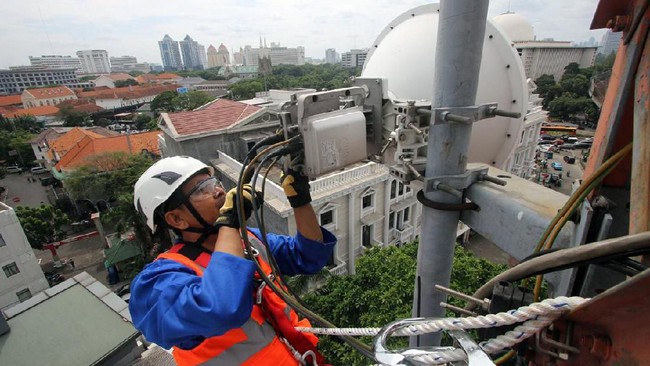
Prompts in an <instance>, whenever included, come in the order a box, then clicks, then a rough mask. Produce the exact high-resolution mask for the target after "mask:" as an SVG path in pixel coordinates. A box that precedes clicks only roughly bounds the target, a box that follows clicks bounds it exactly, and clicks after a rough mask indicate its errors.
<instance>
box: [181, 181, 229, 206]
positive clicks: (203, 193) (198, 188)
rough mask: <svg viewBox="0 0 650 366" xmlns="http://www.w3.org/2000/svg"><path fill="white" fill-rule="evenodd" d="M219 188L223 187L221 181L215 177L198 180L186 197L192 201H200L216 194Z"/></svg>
mask: <svg viewBox="0 0 650 366" xmlns="http://www.w3.org/2000/svg"><path fill="white" fill-rule="evenodd" d="M217 188H221V189H223V185H222V184H221V181H220V180H219V179H217V178H215V177H210V178H208V179H205V180H202V181H200V182H198V183H197V184H196V185H195V186H194V188H192V189H191V190H190V191H189V192H188V193H187V195H186V196H185V197H187V199H189V200H190V201H191V202H200V201H203V200H205V199H208V198H210V197H211V196H213V195H214V192H215V190H216V189H217Z"/></svg>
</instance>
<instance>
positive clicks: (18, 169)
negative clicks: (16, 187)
mask: <svg viewBox="0 0 650 366" xmlns="http://www.w3.org/2000/svg"><path fill="white" fill-rule="evenodd" d="M5 170H6V171H7V173H20V172H22V171H23V168H21V167H19V166H8V167H6V168H5Z"/></svg>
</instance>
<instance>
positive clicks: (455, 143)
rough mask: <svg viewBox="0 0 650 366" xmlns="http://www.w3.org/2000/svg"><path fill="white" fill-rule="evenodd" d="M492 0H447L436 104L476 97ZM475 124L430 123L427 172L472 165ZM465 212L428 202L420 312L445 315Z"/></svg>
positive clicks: (425, 341)
mask: <svg viewBox="0 0 650 366" xmlns="http://www.w3.org/2000/svg"><path fill="white" fill-rule="evenodd" d="M487 11H488V0H442V1H441V4H440V19H439V23H438V40H437V50H436V63H435V74H434V75H435V76H434V90H435V92H434V95H433V99H432V108H440V107H466V106H473V105H474V104H475V102H476V93H477V88H478V76H479V69H480V65H481V57H482V53H483V37H484V36H485V24H486V18H487ZM471 132H472V125H471V124H464V123H453V122H452V123H448V124H438V125H435V126H434V125H432V126H430V129H429V145H428V149H427V153H428V155H427V156H428V161H427V166H426V173H425V174H426V176H427V177H432V176H441V175H451V174H461V173H463V172H464V171H465V168H466V166H467V152H468V149H469V140H470V133H471ZM425 197H426V198H427V199H429V200H432V201H436V202H442V203H459V201H460V200H459V199H458V198H457V197H454V196H452V195H450V194H449V193H446V192H441V191H434V192H430V193H426V194H425ZM459 217H460V214H459V213H458V212H451V211H437V210H433V209H431V208H428V207H423V215H422V224H421V227H422V232H421V235H420V246H419V248H418V264H417V273H416V278H415V292H414V294H413V316H414V317H442V316H444V309H442V308H441V307H440V305H439V304H440V303H441V302H445V300H446V295H445V294H443V293H440V292H437V291H435V289H434V286H435V285H436V284H439V285H442V286H445V287H448V286H449V278H450V275H451V265H452V259H453V255H454V243H455V241H456V227H457V226H458V219H459ZM410 343H411V346H412V347H418V346H437V345H439V344H440V334H438V333H435V334H427V335H422V336H417V337H411V340H410Z"/></svg>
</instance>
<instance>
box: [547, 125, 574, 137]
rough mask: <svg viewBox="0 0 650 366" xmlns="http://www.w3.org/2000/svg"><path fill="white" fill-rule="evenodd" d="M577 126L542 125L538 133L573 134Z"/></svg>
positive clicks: (552, 134)
mask: <svg viewBox="0 0 650 366" xmlns="http://www.w3.org/2000/svg"><path fill="white" fill-rule="evenodd" d="M577 131H578V127H575V126H562V125H544V126H542V129H541V130H540V134H542V135H549V136H575V135H576V133H577Z"/></svg>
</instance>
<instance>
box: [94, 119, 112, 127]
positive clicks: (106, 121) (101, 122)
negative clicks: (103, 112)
mask: <svg viewBox="0 0 650 366" xmlns="http://www.w3.org/2000/svg"><path fill="white" fill-rule="evenodd" d="M111 123H112V122H111V120H110V119H108V118H104V117H102V118H100V119H98V120H97V121H95V126H101V127H106V126H109V125H110V124H111Z"/></svg>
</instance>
